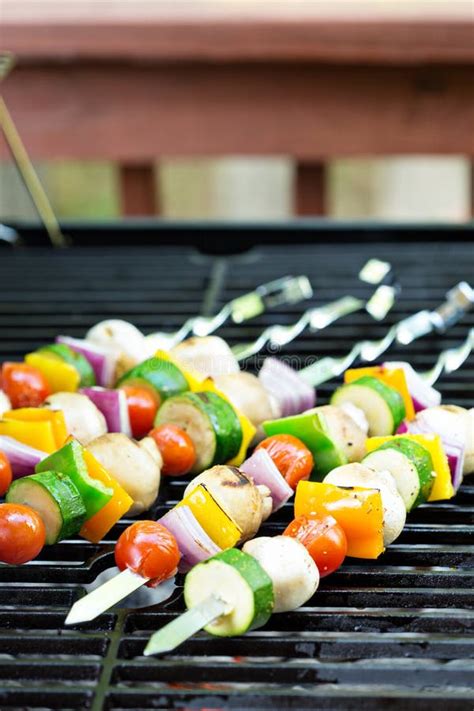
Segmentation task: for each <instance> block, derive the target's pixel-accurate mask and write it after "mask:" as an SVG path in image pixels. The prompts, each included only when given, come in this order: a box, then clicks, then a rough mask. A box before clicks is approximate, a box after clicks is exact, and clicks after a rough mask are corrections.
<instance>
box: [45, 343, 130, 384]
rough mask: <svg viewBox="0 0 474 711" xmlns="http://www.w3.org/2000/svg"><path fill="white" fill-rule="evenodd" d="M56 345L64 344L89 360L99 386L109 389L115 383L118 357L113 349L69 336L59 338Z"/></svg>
mask: <svg viewBox="0 0 474 711" xmlns="http://www.w3.org/2000/svg"><path fill="white" fill-rule="evenodd" d="M56 343H64V345H66V346H69V348H71V349H72V350H73V351H76V353H81V355H83V356H84V357H85V358H87V360H88V361H89V363H90V364H91V366H92V369H93V371H94V373H95V379H96V382H97V385H102V386H104V387H108V386H110V385H111V384H112V383H113V381H114V373H115V364H116V355H115V353H114V351H113V350H112V349H110V348H104V346H98V345H97V344H96V343H91V342H90V341H85V340H81V339H79V338H70V337H69V336H57V338H56Z"/></svg>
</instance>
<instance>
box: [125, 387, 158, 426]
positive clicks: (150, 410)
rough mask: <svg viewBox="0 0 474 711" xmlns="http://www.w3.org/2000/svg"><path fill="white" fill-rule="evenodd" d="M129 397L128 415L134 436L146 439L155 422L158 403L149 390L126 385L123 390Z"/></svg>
mask: <svg viewBox="0 0 474 711" xmlns="http://www.w3.org/2000/svg"><path fill="white" fill-rule="evenodd" d="M121 389H122V390H123V391H124V392H125V395H126V396H127V405H128V414H129V417H130V426H131V428H132V435H133V436H134V437H135V439H141V438H142V437H146V435H147V434H148V432H149V431H150V430H151V428H152V427H153V424H154V422H155V417H156V412H157V410H158V404H159V403H158V402H157V399H156V397H155V396H154V395H153V393H151V392H150V390H148V388H140V387H138V386H135V385H124V386H123V388H121Z"/></svg>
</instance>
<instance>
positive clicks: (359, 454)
mask: <svg viewBox="0 0 474 711" xmlns="http://www.w3.org/2000/svg"><path fill="white" fill-rule="evenodd" d="M313 412H317V413H321V415H322V416H323V417H324V420H325V422H326V424H327V426H328V429H329V436H330V437H331V439H332V440H333V442H334V444H335V445H336V446H337V448H338V449H340V450H341V451H342V452H343V453H344V454H345V456H346V457H347V460H348V461H349V462H360V460H361V459H362V458H363V457H364V455H365V440H366V437H367V434H366V432H364V430H363V429H361V428H360V427H359V425H358V424H357V423H356V421H355V419H354V418H353V417H352V416H351V415H348V414H347V412H345V411H344V410H343V409H342V408H341V407H336V406H335V405H324V406H323V407H316V408H314V410H313Z"/></svg>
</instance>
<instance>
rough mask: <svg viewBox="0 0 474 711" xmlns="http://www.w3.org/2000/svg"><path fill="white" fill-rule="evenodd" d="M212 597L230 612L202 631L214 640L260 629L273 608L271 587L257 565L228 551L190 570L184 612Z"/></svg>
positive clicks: (255, 561) (265, 574) (230, 549)
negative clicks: (217, 596) (212, 636)
mask: <svg viewBox="0 0 474 711" xmlns="http://www.w3.org/2000/svg"><path fill="white" fill-rule="evenodd" d="M212 593H214V594H217V595H219V597H221V598H222V599H223V600H224V601H225V602H227V603H228V604H229V607H230V608H231V609H230V611H229V613H228V614H224V615H221V617H219V618H218V619H217V620H214V622H211V623H210V624H209V625H207V626H206V627H205V628H204V629H205V630H206V632H209V633H210V634H212V635H216V636H218V637H232V636H235V635H240V634H244V633H245V632H248V631H249V630H252V629H256V628H257V627H262V626H263V625H264V624H266V622H268V620H269V618H270V616H271V614H272V611H273V606H274V595H273V584H272V581H271V578H270V577H269V575H268V573H266V572H265V570H264V569H263V568H262V566H261V565H260V563H258V561H257V560H255V558H254V557H253V556H251V555H248V553H244V552H243V551H241V550H238V549H236V548H229V549H228V550H225V551H222V553H218V554H217V555H215V556H213V557H212V558H209V560H206V561H204V562H203V563H199V564H198V565H196V566H194V568H193V569H192V570H190V571H189V573H188V574H187V576H186V579H185V582H184V600H185V603H186V607H187V608H192V607H195V606H196V605H198V604H199V603H200V602H202V601H203V600H204V599H205V598H207V597H208V596H209V595H211V594H212Z"/></svg>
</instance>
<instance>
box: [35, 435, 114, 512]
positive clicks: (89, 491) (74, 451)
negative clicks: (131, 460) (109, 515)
mask: <svg viewBox="0 0 474 711" xmlns="http://www.w3.org/2000/svg"><path fill="white" fill-rule="evenodd" d="M49 470H53V471H57V472H61V473H62V474H66V475H67V476H69V477H70V479H72V481H73V482H74V484H75V485H76V487H77V489H78V490H79V493H80V494H81V496H82V499H83V501H84V506H85V508H86V519H85V520H86V521H87V520H88V519H90V518H92V516H94V515H95V514H96V513H97V512H98V511H100V510H101V509H102V508H103V507H104V506H105V505H106V504H108V503H109V501H110V499H111V498H112V496H113V495H114V492H113V490H112V489H111V488H110V487H108V486H105V484H103V483H102V482H101V481H99V480H98V479H93V478H92V477H91V476H89V472H88V471H87V465H86V463H85V461H84V456H83V447H82V445H80V444H79V442H77V441H76V440H71V441H70V442H68V443H67V444H65V445H64V447H61V449H58V451H57V452H54V453H53V454H50V455H49V457H46V459H43V460H42V461H41V462H39V464H37V465H36V467H35V471H36V472H37V473H39V472H45V471H49Z"/></svg>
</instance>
